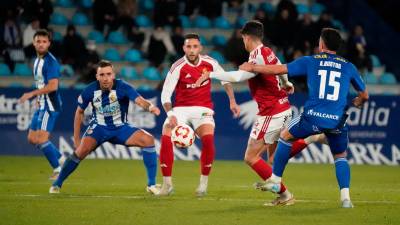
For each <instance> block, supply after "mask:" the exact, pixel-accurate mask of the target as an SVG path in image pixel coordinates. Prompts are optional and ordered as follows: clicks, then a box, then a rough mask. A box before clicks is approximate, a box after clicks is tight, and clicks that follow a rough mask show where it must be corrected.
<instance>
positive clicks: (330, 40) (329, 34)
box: [321, 28, 343, 52]
mask: <svg viewBox="0 0 400 225" xmlns="http://www.w3.org/2000/svg"><path fill="white" fill-rule="evenodd" d="M321 39H322V41H323V42H324V44H325V46H326V47H327V48H328V50H331V51H335V52H336V51H338V50H339V49H340V47H341V45H342V43H343V39H342V37H341V36H340V33H339V31H338V30H336V29H333V28H324V29H322V31H321Z"/></svg>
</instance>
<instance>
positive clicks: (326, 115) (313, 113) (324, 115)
mask: <svg viewBox="0 0 400 225" xmlns="http://www.w3.org/2000/svg"><path fill="white" fill-rule="evenodd" d="M307 115H310V116H316V117H320V118H324V119H332V120H339V116H338V115H334V114H329V113H322V112H316V111H314V110H312V109H310V110H308V111H307Z"/></svg>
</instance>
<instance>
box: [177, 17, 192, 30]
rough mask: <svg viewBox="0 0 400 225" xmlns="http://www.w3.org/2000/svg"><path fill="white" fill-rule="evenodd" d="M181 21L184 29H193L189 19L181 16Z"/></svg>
mask: <svg viewBox="0 0 400 225" xmlns="http://www.w3.org/2000/svg"><path fill="white" fill-rule="evenodd" d="M179 20H180V21H181V24H182V27H183V28H190V27H192V22H190V19H189V17H187V16H185V15H180V16H179Z"/></svg>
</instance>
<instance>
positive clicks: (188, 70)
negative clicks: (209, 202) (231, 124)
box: [160, 34, 240, 197]
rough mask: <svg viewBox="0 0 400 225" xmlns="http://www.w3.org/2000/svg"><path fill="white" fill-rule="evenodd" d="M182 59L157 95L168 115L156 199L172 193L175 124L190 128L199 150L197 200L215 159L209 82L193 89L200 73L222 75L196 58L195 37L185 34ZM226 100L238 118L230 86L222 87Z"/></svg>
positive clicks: (206, 60) (210, 63) (210, 62)
mask: <svg viewBox="0 0 400 225" xmlns="http://www.w3.org/2000/svg"><path fill="white" fill-rule="evenodd" d="M183 51H184V52H185V56H183V57H182V58H181V59H179V60H177V61H176V62H175V63H174V64H173V65H172V66H171V69H170V71H169V72H168V75H167V77H166V79H165V83H164V86H163V90H162V93H161V102H162V104H163V107H164V110H165V112H166V113H167V115H168V118H167V119H166V120H165V122H164V125H163V131H162V137H161V150H160V167H161V171H162V174H163V185H162V187H161V190H160V195H162V196H165V195H170V194H171V193H172V191H173V184H172V166H173V162H174V153H173V146H172V142H171V131H172V129H173V128H174V127H175V126H176V125H177V124H178V123H185V124H188V125H189V126H190V125H191V126H192V127H193V128H194V131H195V133H196V134H197V136H199V137H200V140H201V145H202V150H201V156H200V166H201V176H200V184H199V186H198V188H197V189H196V195H197V196H199V197H201V196H204V195H205V194H206V192H207V186H208V175H209V174H210V171H211V167H212V163H213V160H214V156H215V146H214V127H215V124H214V118H213V114H214V111H213V103H212V100H211V80H207V81H206V82H205V83H204V84H203V85H202V86H200V87H196V86H195V81H196V80H197V79H198V78H199V77H200V76H201V73H202V71H223V69H222V67H221V66H220V65H219V64H218V62H217V61H215V60H214V59H213V58H211V57H209V56H206V55H200V52H201V51H202V45H201V43H200V38H199V36H198V35H197V34H187V35H186V36H185V41H184V45H183ZM223 85H224V88H225V91H226V93H227V95H228V97H229V102H230V109H231V111H232V112H233V114H234V116H235V117H237V116H238V115H239V114H240V108H239V106H238V105H237V104H236V100H235V97H234V94H233V89H232V86H231V84H229V83H224V84H223ZM174 91H175V102H174V105H173V107H172V103H171V96H172V94H173V92H174Z"/></svg>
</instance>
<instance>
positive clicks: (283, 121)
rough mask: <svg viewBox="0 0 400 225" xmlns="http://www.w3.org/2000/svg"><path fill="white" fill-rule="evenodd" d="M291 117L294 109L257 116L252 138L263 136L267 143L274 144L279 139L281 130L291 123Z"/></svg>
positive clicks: (258, 138) (256, 138)
mask: <svg viewBox="0 0 400 225" xmlns="http://www.w3.org/2000/svg"><path fill="white" fill-rule="evenodd" d="M291 119H292V109H288V110H286V111H283V112H281V113H278V114H276V115H273V116H257V119H256V121H255V122H254V124H253V128H252V129H251V133H250V138H253V139H255V140H260V139H261V138H263V139H264V142H265V143H266V144H273V143H274V142H276V141H278V139H279V134H280V132H281V130H282V129H283V128H284V127H286V126H287V125H288V124H289V122H290V120H291Z"/></svg>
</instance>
